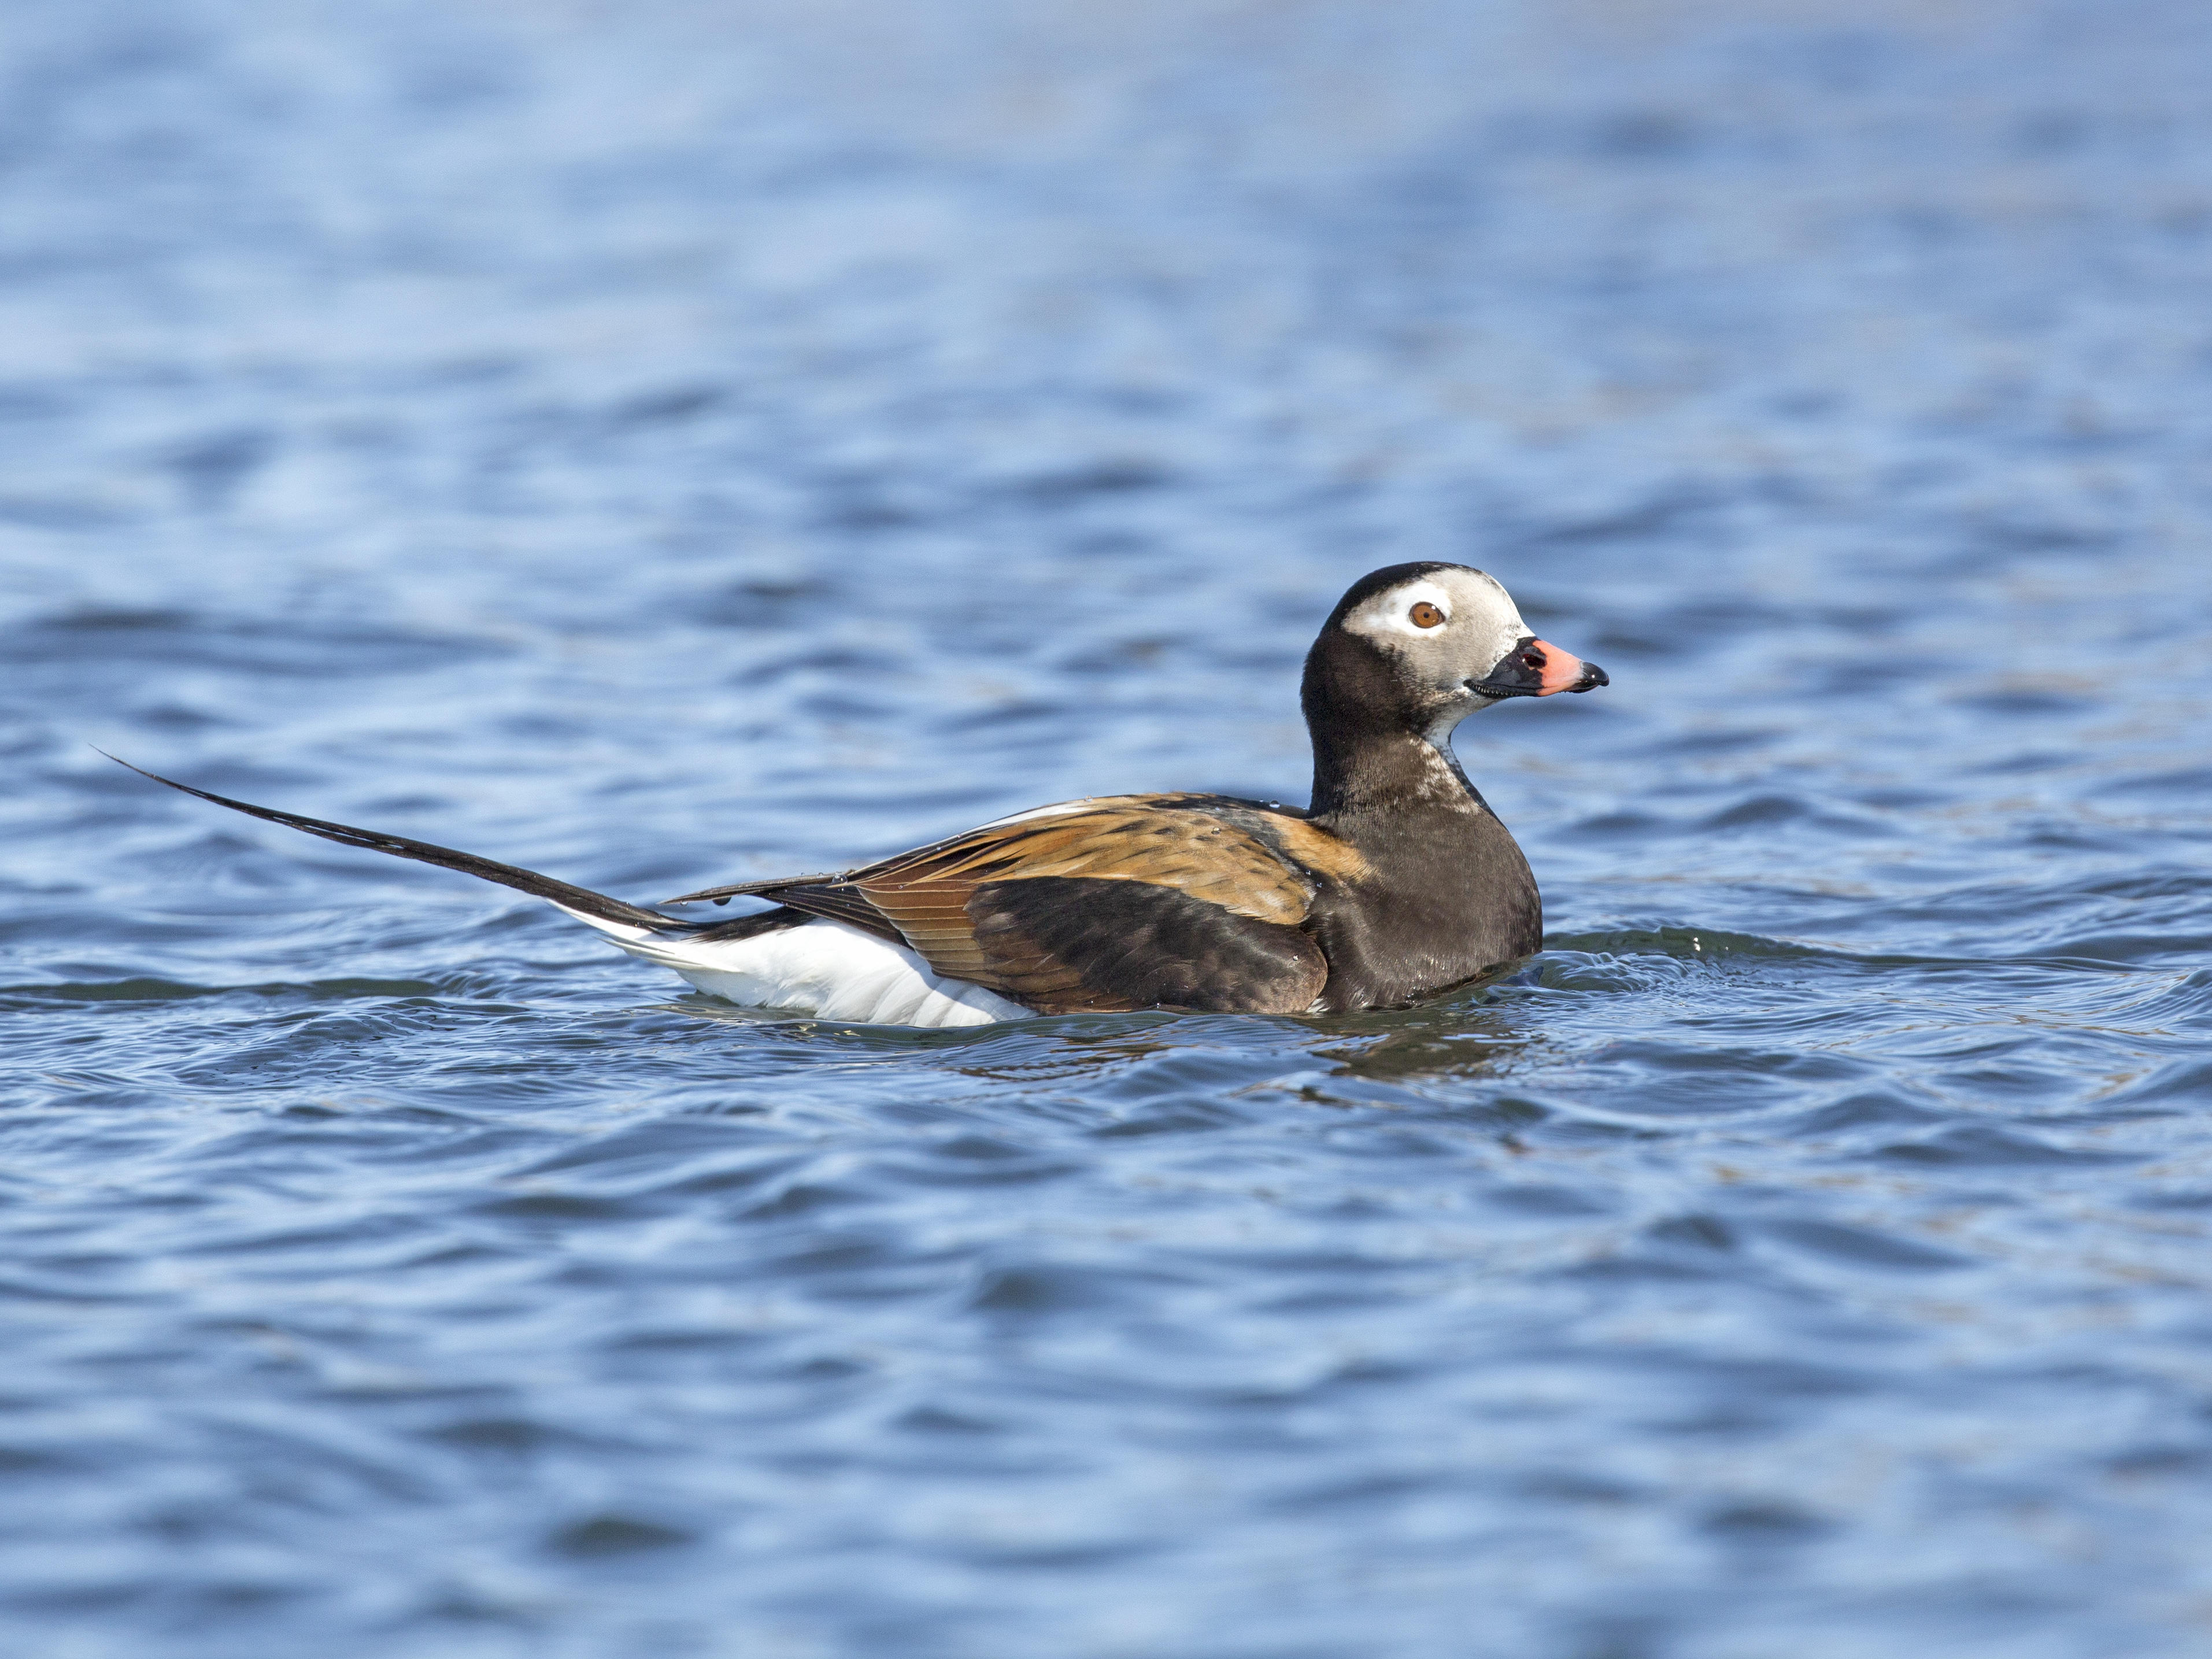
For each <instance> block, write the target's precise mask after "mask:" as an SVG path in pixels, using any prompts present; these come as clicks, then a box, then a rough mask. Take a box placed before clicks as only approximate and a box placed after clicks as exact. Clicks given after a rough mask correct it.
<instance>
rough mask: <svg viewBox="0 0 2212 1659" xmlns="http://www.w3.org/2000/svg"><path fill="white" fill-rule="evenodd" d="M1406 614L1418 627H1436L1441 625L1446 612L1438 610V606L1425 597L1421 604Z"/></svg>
mask: <svg viewBox="0 0 2212 1659" xmlns="http://www.w3.org/2000/svg"><path fill="white" fill-rule="evenodd" d="M1406 615H1407V617H1408V618H1409V619H1410V620H1411V621H1412V623H1413V626H1414V627H1416V628H1435V627H1437V626H1438V625H1440V624H1441V623H1443V619H1444V613H1443V611H1439V610H1437V608H1436V606H1434V605H1431V604H1430V603H1429V602H1428V601H1427V600H1426V599H1423V600H1422V601H1421V602H1420V603H1419V605H1415V606H1414V607H1413V609H1412V610H1411V611H1407V613H1406Z"/></svg>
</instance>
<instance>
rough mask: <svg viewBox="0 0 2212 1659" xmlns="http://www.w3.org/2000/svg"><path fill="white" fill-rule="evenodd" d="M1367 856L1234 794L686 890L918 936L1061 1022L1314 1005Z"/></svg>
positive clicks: (1057, 817)
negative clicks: (1332, 932) (1122, 1014)
mask: <svg viewBox="0 0 2212 1659" xmlns="http://www.w3.org/2000/svg"><path fill="white" fill-rule="evenodd" d="M1360 873H1364V861H1363V860H1360V859H1359V856H1358V853H1357V852H1355V851H1354V850H1353V849H1352V848H1350V847H1349V846H1348V845H1347V844H1346V843H1345V842H1340V841H1338V840H1337V839H1336V838H1335V837H1334V836H1329V835H1328V834H1327V833H1326V832H1325V831H1322V830H1321V829H1316V827H1314V826H1313V825H1311V824H1310V823H1307V822H1306V821H1305V820H1304V818H1303V817H1300V816H1298V815H1297V814H1295V813H1293V812H1290V811H1285V809H1282V808H1279V807H1270V806H1266V805H1261V803H1259V802H1256V801H1244V800H1238V799H1234V798H1232V797H1228V796H1221V795H1195V794H1193V795H1120V796H1106V797H1101V798H1097V799H1090V800H1082V801H1072V802H1069V803H1067V804H1066V805H1062V806H1056V807H1046V808H1042V809H1040V810H1039V811H1035V812H1027V813H1023V814H1021V815H1019V816H1018V817H1012V818H1006V819H1001V820H1000V822H998V823H991V824H986V825H984V826H983V827H982V828H981V829H971V830H969V831H968V832H967V833H966V834H964V835H960V836H952V837H951V838H950V839H949V840H945V841H941V842H933V843H931V844H930V845H929V846H927V847H922V848H916V849H915V850H914V851H913V852H910V853H902V854H898V855H897V856H896V857H894V858H890V859H885V860H882V861H881V862H880V863H877V864H872V865H869V866H866V868H864V869H860V870H854V871H852V872H848V873H846V874H844V875H841V876H837V877H830V878H823V877H805V878H797V879H793V880H784V881H773V882H751V883H746V884H743V885H741V886H738V887H731V888H714V889H709V890H707V891H705V892H701V893H692V894H686V895H684V899H683V900H671V901H670V902H672V903H673V902H688V901H690V900H694V899H702V898H714V899H719V898H725V897H728V896H732V895H734V894H738V893H743V894H747V895H750V896H757V897H760V898H765V899H772V900H774V901H775V902H777V903H779V904H783V905H787V906H789V907H791V908H793V909H796V910H802V911H806V912H809V913H811V914H812V915H823V916H830V917H834V918H835V919H836V920H837V921H843V922H846V923H848V924H849V925H851V926H854V927H862V928H865V929H866V930H867V931H869V932H871V933H877V934H878V935H879V936H881V937H884V938H886V939H892V940H894V941H895V942H896V943H900V944H903V945H907V946H908V947H909V948H910V949H912V950H913V951H915V952H916V953H917V954H918V955H920V956H921V957H922V958H923V959H924V960H925V961H927V963H929V965H930V966H931V967H932V968H933V969H935V970H936V971H937V972H939V974H943V975H947V976H949V977H951V978H955V979H961V980H966V981H970V982H972V983H975V984H978V985H982V986H985V987H988V988H989V989H991V990H994V991H996V992H998V993H1000V994H1001V995H1004V996H1007V997H1011V998H1013V999H1014V1000H1018V1001H1020V1002H1023V1003H1024V1004H1026V1005H1027V1006H1030V1007H1032V1008H1035V1009H1036V1010H1038V1011H1039V1012H1044V1013H1070V1012H1092V1011H1097V1012H1103V1011H1108V1010H1130V1009H1138V1008H1157V1007H1170V1008H1183V1009H1194V1010H1202V1011H1207V1012H1242V1013H1304V1012H1306V1011H1307V1009H1309V1008H1310V1007H1311V1006H1312V1005H1313V1002H1314V1000H1315V998H1316V997H1317V996H1319V995H1320V994H1321V990H1322V986H1323V985H1324V984H1326V983H1327V981H1328V963H1327V962H1326V960H1325V959H1324V958H1323V957H1322V952H1321V949H1320V947H1319V946H1318V945H1316V944H1315V942H1314V940H1313V939H1312V937H1311V936H1310V934H1309V933H1307V932H1306V931H1305V930H1304V922H1305V921H1306V918H1307V916H1308V915H1309V914H1310V911H1311V909H1312V905H1313V899H1314V896H1315V894H1316V892H1317V891H1318V890H1320V888H1321V886H1322V884H1324V883H1327V882H1329V881H1342V880H1346V879H1356V878H1357V877H1358V875H1359V874H1360Z"/></svg>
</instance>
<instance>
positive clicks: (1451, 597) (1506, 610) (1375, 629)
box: [1344, 566, 1528, 720]
mask: <svg viewBox="0 0 2212 1659" xmlns="http://www.w3.org/2000/svg"><path fill="white" fill-rule="evenodd" d="M1425 606H1433V607H1434V608H1435V610H1436V611H1437V612H1440V613H1441V614H1442V617H1443V620H1442V621H1441V622H1433V624H1432V625H1431V626H1430V627H1427V628H1424V627H1422V626H1421V623H1422V622H1425V621H1432V618H1431V616H1430V615H1429V614H1428V612H1427V611H1423V612H1422V614H1421V616H1420V617H1419V619H1418V620H1417V619H1416V617H1415V614H1414V613H1415V611H1416V610H1417V609H1418V608H1419V607H1425ZM1344 627H1345V629H1346V631H1347V632H1350V633H1353V634H1358V635H1364V636H1365V637H1366V638H1368V639H1370V640H1372V641H1375V643H1376V644H1377V645H1379V646H1381V647H1383V649H1384V650H1386V651H1388V652H1389V653H1390V654H1391V655H1393V656H1395V657H1396V658H1398V659H1400V660H1401V661H1402V662H1404V663H1405V665H1406V666H1407V671H1409V672H1410V673H1412V674H1413V676H1414V677H1415V678H1417V679H1418V680H1419V682H1420V683H1421V684H1422V686H1423V688H1424V689H1425V690H1427V691H1429V692H1431V694H1433V695H1435V696H1439V697H1449V698H1451V699H1452V700H1453V701H1455V702H1457V701H1460V700H1461V699H1462V698H1463V699H1465V700H1466V701H1467V702H1468V708H1464V709H1462V711H1461V712H1462V714H1468V713H1472V712H1473V706H1474V703H1476V702H1482V706H1483V707H1488V703H1487V702H1483V701H1482V700H1479V699H1477V698H1475V696H1474V693H1473V692H1471V691H1468V690H1467V689H1466V687H1467V682H1468V681H1469V680H1471V679H1480V678H1482V677H1483V676H1484V675H1486V674H1487V673H1489V672H1490V671H1491V670H1492V668H1495V667H1496V666H1497V665H1498V664H1499V663H1500V662H1502V661H1503V660H1504V658H1505V655H1506V653H1508V652H1510V651H1511V650H1512V649H1513V647H1515V646H1516V645H1517V644H1519V643H1520V642H1521V641H1522V640H1523V639H1525V638H1527V637H1528V623H1524V622H1522V620H1521V611H1520V607H1519V606H1517V605H1515V604H1514V603H1513V596H1512V595H1511V594H1510V593H1508V592H1506V591H1505V589H1504V587H1503V586H1500V585H1499V583H1498V580H1497V578H1495V577H1493V576H1491V575H1488V574H1485V573H1484V572H1482V571H1480V570H1469V569H1468V568H1465V567H1463V566H1451V567H1447V568H1444V569H1442V570H1435V571H1431V572H1430V573H1429V574H1427V575H1425V576H1416V577H1414V578H1413V580H1410V581H1402V582H1400V583H1399V584H1398V585H1397V586H1395V587H1390V588H1386V589H1384V590H1383V592H1380V593H1377V594H1376V595H1375V596H1374V597H1373V598H1372V599H1368V600H1366V601H1364V603H1362V604H1361V605H1358V607H1357V608H1355V609H1354V610H1353V611H1351V612H1350V613H1349V614H1348V615H1347V616H1346V617H1345V619H1344ZM1447 713H1449V711H1446V710H1439V718H1440V719H1441V718H1443V716H1444V715H1445V714H1447ZM1460 717H1461V716H1460V715H1453V716H1451V718H1452V719H1453V720H1457V719H1458V718H1460Z"/></svg>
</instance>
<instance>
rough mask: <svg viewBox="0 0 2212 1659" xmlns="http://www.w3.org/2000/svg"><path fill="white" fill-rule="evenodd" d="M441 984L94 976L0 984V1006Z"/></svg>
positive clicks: (422, 990)
mask: <svg viewBox="0 0 2212 1659" xmlns="http://www.w3.org/2000/svg"><path fill="white" fill-rule="evenodd" d="M438 994H440V993H439V988H438V987H436V986H435V985H433V984H431V983H429V982H428V981H427V980H419V979H318V980H308V981H269V982H266V983H263V984H258V985H189V984H185V983H184V982H183V981H179V980H173V979H118V980H96V981H88V982H74V983H73V982H68V981H64V982H61V983H58V984H52V985H0V1008H14V1009H28V1008H35V1007H38V1006H40V1005H41V1004H45V1003H55V1002H60V1003H73V1002H185V1001H190V1000H194V999H197V998H202V997H228V996H257V997H306V998H308V999H311V1000H315V1001H337V1000H347V999H349V998H355V997H434V996H436V995H438Z"/></svg>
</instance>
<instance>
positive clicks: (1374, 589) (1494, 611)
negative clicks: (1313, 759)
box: [1303, 563, 1607, 747]
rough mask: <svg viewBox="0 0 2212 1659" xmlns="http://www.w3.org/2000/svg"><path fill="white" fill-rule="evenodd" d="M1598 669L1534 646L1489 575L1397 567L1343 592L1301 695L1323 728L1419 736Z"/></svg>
mask: <svg viewBox="0 0 2212 1659" xmlns="http://www.w3.org/2000/svg"><path fill="white" fill-rule="evenodd" d="M1604 684H1607V677H1606V672H1605V670H1603V669H1602V668H1600V667H1598V666H1597V665H1596V664H1595V663H1586V662H1584V661H1583V660H1582V659H1581V658H1579V657H1577V656H1574V655H1572V654H1571V653H1568V652H1565V651H1562V650H1561V649H1560V648H1559V647H1558V646H1556V645H1553V644H1552V643H1550V642H1549V641H1546V640H1541V639H1539V638H1537V637H1536V635H1535V634H1534V632H1532V631H1531V630H1530V629H1529V627H1528V623H1524V622H1522V620H1521V612H1520V610H1519V608H1518V607H1517V606H1516V605H1515V604H1514V603H1513V596H1512V595H1511V594H1510V593H1508V592H1506V591H1505V589H1504V586H1502V585H1501V584H1500V583H1499V582H1498V579H1497V578H1496V577H1494V576H1491V575H1488V574H1485V573H1484V572H1482V571H1480V570H1476V569H1473V568H1470V567H1468V566H1467V565H1463V564H1431V563H1423V564H1394V565H1389V566H1387V567H1385V568H1383V569H1381V570H1376V571H1370V573H1369V574H1366V575H1364V576H1362V577H1361V578H1360V579H1359V580H1358V581H1356V582H1354V583H1353V584H1352V589H1351V591H1350V592H1347V593H1346V595H1345V596H1344V597H1343V599H1340V600H1339V601H1337V606H1336V609H1335V610H1334V611H1331V612H1330V613H1329V617H1328V621H1327V622H1326V623H1322V630H1321V636H1320V637H1319V638H1318V639H1316V641H1314V647H1313V650H1312V651H1311V652H1310V653H1309V654H1308V656H1307V658H1306V671H1305V684H1304V694H1303V700H1304V704H1305V712H1306V721H1307V724H1308V725H1309V726H1312V727H1313V728H1314V730H1315V732H1316V737H1319V736H1320V735H1321V733H1322V728H1323V727H1324V726H1329V727H1334V728H1336V729H1338V730H1341V731H1345V732H1376V733H1381V732H1407V733H1411V734H1416V735H1418V736H1419V737H1422V738H1426V739H1427V740H1428V741H1429V742H1430V743H1431V744H1436V745H1437V746H1438V747H1442V746H1443V743H1444V741H1445V740H1446V739H1447V738H1449V737H1450V735H1451V732H1452V728H1453V727H1454V726H1457V725H1458V724H1459V723H1460V722H1461V721H1462V720H1465V719H1466V718H1467V717H1468V715H1470V714H1480V713H1481V712H1482V711H1483V710H1484V709H1486V708H1492V707H1494V706H1496V705H1497V704H1498V703H1500V702H1504V700H1505V699H1506V698H1508V697H1548V696H1555V695H1556V694H1558V693H1559V692H1562V691H1589V690H1595V688H1597V687H1598V686H1601V685H1604Z"/></svg>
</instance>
